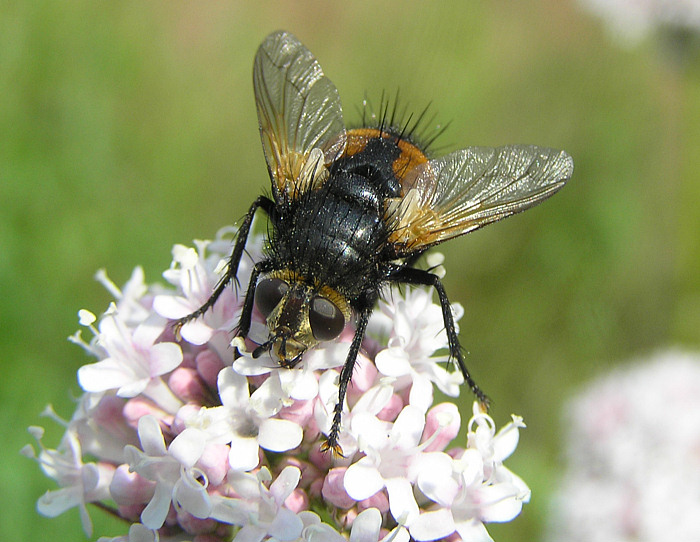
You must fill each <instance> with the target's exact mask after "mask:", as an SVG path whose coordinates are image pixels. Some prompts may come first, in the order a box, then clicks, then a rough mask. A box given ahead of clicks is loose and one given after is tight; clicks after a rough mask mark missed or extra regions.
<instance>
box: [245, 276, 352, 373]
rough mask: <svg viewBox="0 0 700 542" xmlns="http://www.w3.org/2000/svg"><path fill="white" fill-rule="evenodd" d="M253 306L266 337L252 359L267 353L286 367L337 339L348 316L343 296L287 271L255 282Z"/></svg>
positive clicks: (348, 312) (349, 311)
mask: <svg viewBox="0 0 700 542" xmlns="http://www.w3.org/2000/svg"><path fill="white" fill-rule="evenodd" d="M255 305H256V306H257V308H258V310H259V311H260V312H261V314H262V315H263V316H264V317H265V318H266V319H267V327H268V331H269V336H268V340H267V341H266V342H265V343H263V344H261V345H260V346H259V347H258V348H256V349H255V351H254V352H253V356H254V357H258V356H260V355H261V354H262V353H263V352H267V351H269V352H270V355H271V356H272V358H273V359H274V360H275V361H277V363H279V364H280V365H281V366H282V367H286V368H292V367H294V366H295V365H296V364H298V363H299V362H300V361H301V360H302V357H303V355H304V353H305V352H306V351H307V350H309V349H310V348H313V347H314V346H316V345H317V344H318V343H319V342H321V341H330V340H332V339H335V338H336V337H338V336H339V335H340V333H341V332H342V331H343V328H344V327H345V324H346V323H347V322H348V321H349V319H350V315H351V310H350V305H349V303H348V301H347V299H346V298H345V297H344V296H342V295H341V294H339V293H338V292H336V291H335V290H333V289H332V288H330V287H328V286H323V285H317V284H313V285H312V284H309V283H308V282H307V281H305V280H303V279H301V278H300V277H298V276H296V275H295V274H293V273H289V272H274V273H271V274H270V275H268V276H266V277H265V278H263V279H262V280H261V281H260V282H258V284H257V287H256V289H255Z"/></svg>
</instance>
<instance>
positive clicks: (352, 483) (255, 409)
mask: <svg viewBox="0 0 700 542" xmlns="http://www.w3.org/2000/svg"><path fill="white" fill-rule="evenodd" d="M233 235H235V230H234V229H231V228H229V229H224V230H222V231H221V232H219V234H218V235H217V238H216V239H215V240H214V241H211V242H197V243H196V248H187V247H184V246H180V245H178V246H176V247H175V248H174V249H173V264H172V266H171V267H170V268H169V269H168V270H167V271H166V272H165V273H164V278H165V280H166V281H167V282H168V283H169V284H170V286H169V287H167V288H166V287H163V286H158V285H147V284H146V283H145V282H144V275H143V271H142V270H141V269H140V268H137V269H136V270H135V271H134V272H133V274H132V276H131V279H130V280H129V281H128V283H127V284H126V285H125V287H124V288H123V289H119V288H117V287H116V286H115V285H114V284H113V283H112V282H111V281H110V280H109V279H108V278H107V276H106V274H105V273H104V272H100V273H98V279H99V280H100V281H101V282H102V283H103V284H104V285H105V286H106V287H107V288H108V290H110V292H111V293H112V294H113V295H114V297H115V301H114V302H113V303H112V304H110V306H109V308H108V310H107V311H106V312H105V313H104V314H103V315H102V316H101V317H99V318H97V317H96V316H94V315H93V314H92V313H90V312H88V311H80V313H79V318H80V324H81V325H82V326H83V327H84V328H86V329H87V330H88V331H89V333H90V334H91V335H92V337H91V338H90V339H89V340H86V339H84V338H83V337H82V335H81V333H80V332H78V333H76V334H75V335H74V336H72V337H71V340H72V341H73V342H74V343H76V344H77V345H80V346H81V347H82V348H83V349H84V350H85V351H86V352H87V353H88V354H90V355H91V356H94V357H95V358H96V359H97V361H96V362H94V363H90V364H88V365H85V366H83V367H81V368H80V370H79V371H78V381H79V383H80V386H81V388H82V389H83V391H84V394H83V396H82V397H81V398H80V400H79V403H78V406H77V410H76V412H75V413H74V415H73V416H72V418H71V419H70V420H69V421H63V420H61V419H60V418H59V417H58V415H56V414H55V413H54V412H53V411H50V410H49V414H50V416H51V417H53V418H54V419H55V420H58V421H59V422H61V423H62V424H63V425H64V426H65V428H66V431H65V435H64V437H63V439H62V442H61V444H60V445H59V446H58V448H57V449H47V448H45V447H44V446H43V444H42V433H43V431H42V429H41V428H39V427H33V428H31V430H30V431H31V432H32V434H33V435H34V437H35V438H36V440H37V442H38V445H39V452H38V453H37V452H36V451H35V450H34V448H32V447H31V446H27V447H25V448H24V450H23V451H24V453H25V454H26V455H28V456H30V457H33V458H34V459H35V460H36V461H37V462H38V463H39V464H40V466H41V467H42V468H43V470H44V472H45V473H46V474H47V475H48V476H49V477H51V478H53V479H54V480H55V481H56V482H57V483H58V485H59V489H56V490H53V491H48V492H47V493H46V494H45V495H44V496H42V497H41V498H40V499H39V502H38V509H39V512H40V513H42V514H44V515H47V516H56V515H58V514H61V513H62V512H64V511H66V510H68V509H70V508H74V507H77V508H78V509H79V511H80V514H81V519H82V523H83V528H84V530H85V532H86V533H87V534H88V535H90V534H91V531H92V526H91V522H90V518H89V515H88V511H87V505H88V504H89V503H96V504H98V505H99V507H100V508H102V509H104V510H107V511H109V512H111V513H113V514H114V515H116V516H119V517H121V518H123V519H124V520H125V521H126V522H128V523H129V524H130V525H131V526H130V528H129V531H128V534H125V535H124V536H121V537H117V538H114V539H106V538H102V539H100V540H104V541H107V540H114V541H117V540H119V541H126V540H128V541H129V542H136V541H139V542H141V541H149V542H152V541H155V540H161V541H167V540H172V541H175V540H194V541H197V542H218V541H224V540H235V541H238V542H259V541H262V540H274V541H308V542H311V541H331V542H333V541H339V542H342V541H344V540H347V537H349V539H350V540H353V541H356V542H360V541H362V542H365V541H367V542H377V541H379V540H395V541H397V542H398V541H407V540H409V539H413V540H437V539H442V538H449V540H455V541H456V540H468V541H470V540H475V541H477V540H478V541H486V540H491V539H490V537H489V535H488V533H487V532H486V529H485V527H484V523H486V522H492V521H510V520H511V519H513V518H514V517H515V516H517V515H518V514H519V512H520V510H521V507H522V504H523V502H527V500H528V499H529V494H530V492H529V489H528V487H527V486H526V484H525V483H524V482H523V481H522V480H521V479H520V478H518V476H516V475H515V474H514V473H512V472H511V471H509V470H508V469H507V468H506V467H505V466H504V465H503V460H504V459H506V458H507V457H508V456H509V455H510V454H511V453H512V452H513V451H514V449H515V447H516V446H517V442H518V433H519V429H520V428H521V427H524V425H523V423H522V420H521V419H520V418H518V417H516V416H514V417H513V420H512V422H511V423H509V424H508V425H506V426H505V427H503V428H502V429H501V430H500V431H498V432H496V430H495V426H494V423H493V420H492V419H491V418H490V417H489V416H488V415H487V414H486V413H484V412H482V411H480V410H479V407H478V406H477V405H476V403H475V406H474V412H473V416H472V417H471V420H470V421H469V424H468V435H467V440H466V442H465V443H464V446H463V447H458V448H452V449H450V450H449V451H448V452H446V451H445V450H446V448H447V446H448V444H449V443H450V442H451V441H452V440H453V439H454V438H455V437H456V436H457V434H458V432H459V430H460V425H461V419H460V414H459V412H458V410H457V408H456V407H455V405H454V404H452V403H442V404H437V405H434V404H433V389H434V386H436V387H437V388H438V389H439V390H441V391H442V392H443V393H445V394H447V395H450V396H457V395H458V393H459V384H460V383H461V376H460V375H459V373H454V372H450V371H448V370H446V365H447V363H448V361H449V360H448V356H447V354H446V352H447V350H446V347H447V337H446V335H445V331H444V329H443V323H442V314H441V311H440V307H439V306H438V305H436V304H434V303H433V302H432V299H431V294H430V293H429V292H428V291H425V290H422V289H407V290H406V291H405V292H403V293H401V292H399V291H398V290H391V291H389V292H387V296H386V301H382V302H381V303H380V306H379V310H378V311H375V315H374V316H373V318H372V320H371V322H370V325H369V326H368V333H367V338H366V339H365V341H364V344H363V349H362V354H361V355H360V356H359V357H358V360H357V364H356V367H355V372H354V375H353V379H352V382H351V386H350V387H349V389H348V394H347V400H346V404H345V405H344V416H343V427H342V433H341V436H340V444H341V445H342V449H343V453H344V457H333V456H332V455H331V454H328V453H322V452H321V451H320V442H321V440H322V438H323V434H324V433H325V432H327V431H328V430H329V429H330V426H331V422H332V416H333V407H334V404H335V401H336V397H337V396H338V377H339V368H340V367H341V366H342V364H343V362H344V360H345V356H346V354H347V351H348V348H349V344H350V341H351V339H352V333H353V332H352V329H347V330H346V332H344V333H343V334H342V335H341V336H340V338H339V339H338V340H336V341H333V342H328V343H324V344H322V345H321V346H319V347H318V348H316V349H314V350H313V351H310V352H307V353H306V354H305V356H304V359H303V362H302V363H300V364H299V366H298V367H295V368H294V369H286V368H280V367H279V366H278V365H277V364H276V363H275V362H274V361H273V360H272V359H271V358H269V356H265V355H263V356H261V357H259V358H255V359H254V358H253V357H252V356H250V355H248V354H246V353H245V352H246V347H247V348H248V349H250V348H251V347H252V344H253V343H252V342H250V341H251V340H252V341H255V340H260V341H262V340H264V339H266V327H265V323H264V320H263V318H262V317H261V316H260V315H259V314H257V313H256V314H254V317H253V324H252V327H251V330H250V334H249V339H248V341H247V342H246V345H244V344H237V346H238V347H239V348H240V349H241V350H242V351H243V355H242V356H240V357H238V358H237V359H235V360H234V355H233V351H234V349H233V348H232V347H231V345H230V340H231V335H232V334H231V330H232V329H234V328H235V326H236V324H237V321H238V317H239V315H240V311H241V308H242V298H241V297H239V295H238V293H237V289H236V288H229V289H227V291H226V292H225V293H224V294H223V295H222V296H221V298H220V299H219V301H218V302H217V303H216V305H215V306H214V307H213V308H212V309H211V310H209V311H208V312H207V313H206V314H205V315H204V316H203V317H201V318H199V319H198V320H196V321H193V322H191V323H188V324H186V325H185V326H184V327H183V328H182V330H181V337H176V336H175V335H174V333H173V329H172V322H173V320H174V319H177V318H180V317H182V316H185V315H187V314H189V313H190V312H192V311H193V310H195V309H197V308H198V307H199V306H200V305H201V304H202V303H203V302H204V301H206V299H207V298H208V296H209V294H210V292H211V291H212V289H213V288H214V286H215V285H216V282H217V280H218V275H219V273H220V270H221V268H222V262H225V261H226V259H227V257H228V254H229V251H230V248H231V237H232V236H233ZM261 250H262V238H261V237H256V236H251V237H250V238H249V241H248V253H247V255H246V256H245V257H244V259H243V261H242V262H241V264H240V267H239V273H238V278H239V280H240V282H241V283H242V284H246V283H247V280H248V277H249V276H250V272H251V269H252V265H253V261H255V259H257V258H258V257H259V255H260V253H261ZM453 309H454V311H455V314H456V317H459V316H461V308H460V307H459V306H456V305H455V306H454V307H453ZM349 328H350V326H349ZM241 342H242V341H241Z"/></svg>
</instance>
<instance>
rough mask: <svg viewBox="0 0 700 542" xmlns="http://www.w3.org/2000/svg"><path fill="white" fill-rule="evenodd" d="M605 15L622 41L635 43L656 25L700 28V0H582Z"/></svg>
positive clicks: (586, 6)
mask: <svg viewBox="0 0 700 542" xmlns="http://www.w3.org/2000/svg"><path fill="white" fill-rule="evenodd" d="M580 1H581V4H582V5H583V6H584V7H585V8H586V9H588V10H589V11H591V12H593V13H595V14H596V15H598V16H600V17H602V18H603V19H604V20H605V22H606V23H607V24H608V27H609V28H610V31H611V33H612V34H614V35H615V36H616V37H617V38H619V39H620V40H621V42H622V43H628V44H633V43H636V42H638V41H640V40H642V39H643V38H645V37H646V36H647V35H649V34H651V33H652V32H653V31H654V30H656V29H665V28H671V29H673V28H675V29H685V30H689V31H693V32H698V31H700V1H699V0H580Z"/></svg>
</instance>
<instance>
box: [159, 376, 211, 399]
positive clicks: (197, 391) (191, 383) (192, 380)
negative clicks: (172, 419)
mask: <svg viewBox="0 0 700 542" xmlns="http://www.w3.org/2000/svg"><path fill="white" fill-rule="evenodd" d="M168 386H170V389H171V390H173V393H174V394H175V395H177V396H178V397H179V398H180V399H182V400H183V401H184V402H186V403H187V402H192V403H199V404H202V403H203V402H204V398H205V397H206V394H207V392H206V390H205V388H204V385H203V382H202V380H201V379H200V378H199V374H198V373H197V371H196V370H194V369H186V368H184V367H178V368H177V369H175V370H174V371H173V372H172V373H171V375H170V378H169V379H168Z"/></svg>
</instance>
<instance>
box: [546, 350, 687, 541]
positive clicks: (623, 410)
mask: <svg viewBox="0 0 700 542" xmlns="http://www.w3.org/2000/svg"><path fill="white" fill-rule="evenodd" d="M567 428H568V429H567V433H568V438H567V441H568V442H567V457H566V459H567V465H566V471H565V475H564V478H563V480H562V483H561V485H560V488H559V490H558V491H557V495H556V499H555V508H554V514H553V515H552V521H551V525H550V533H549V537H548V540H551V541H553V542H554V541H560V540H567V541H569V542H576V541H586V542H589V541H596V540H601V541H606V542H628V541H629V542H633V541H634V542H652V541H657V540H674V541H678V542H691V541H695V540H700V521H698V518H700V355H698V354H691V353H685V352H680V351H667V352H661V353H659V354H656V355H655V356H653V357H652V359H650V360H645V362H644V363H636V364H632V365H631V366H628V367H625V368H621V369H618V370H616V371H615V372H614V373H613V374H611V375H607V376H606V377H604V378H601V379H600V380H599V381H598V382H595V383H593V384H592V385H590V386H589V387H588V388H587V389H586V390H584V391H583V392H582V393H581V394H579V396H577V397H575V398H574V399H573V400H572V401H571V403H570V405H569V408H568V416H567Z"/></svg>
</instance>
